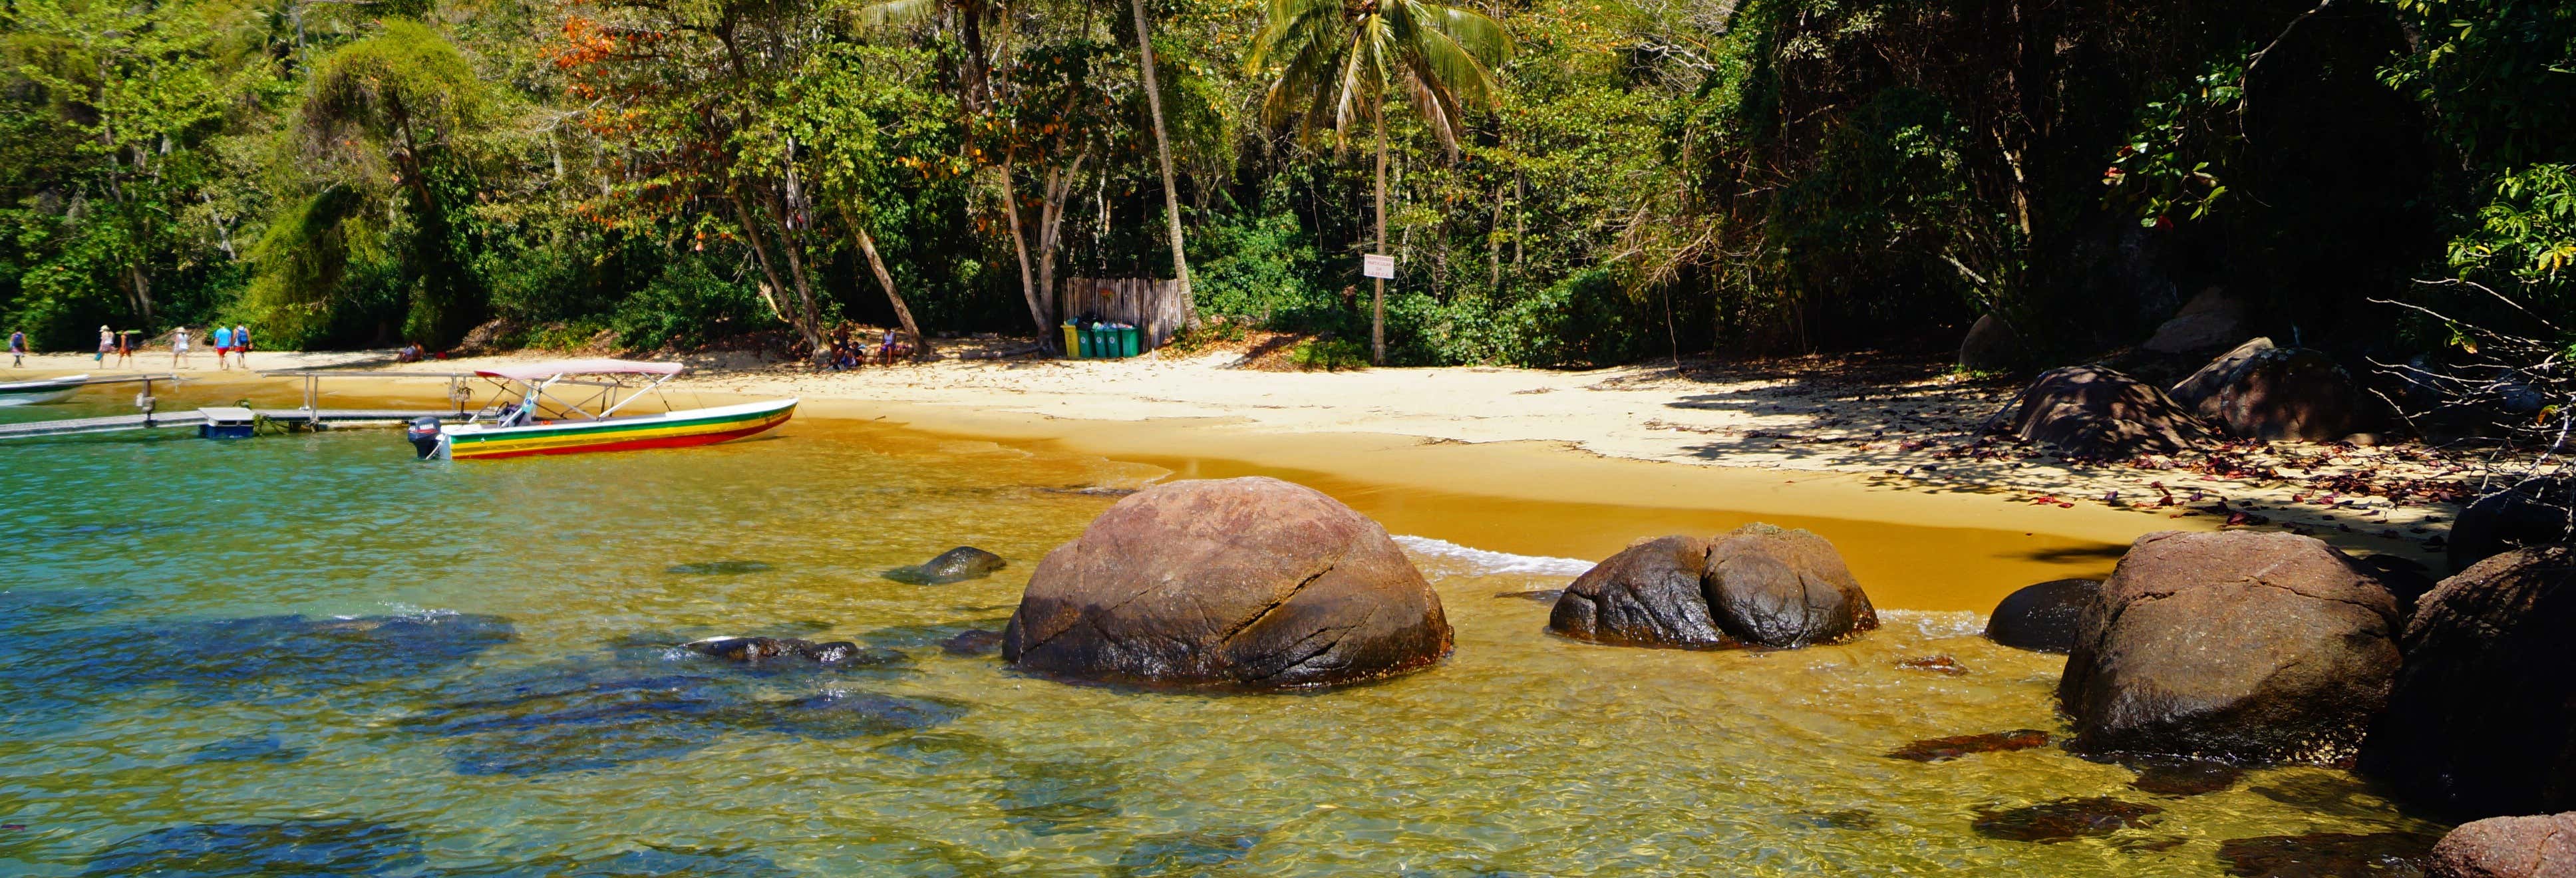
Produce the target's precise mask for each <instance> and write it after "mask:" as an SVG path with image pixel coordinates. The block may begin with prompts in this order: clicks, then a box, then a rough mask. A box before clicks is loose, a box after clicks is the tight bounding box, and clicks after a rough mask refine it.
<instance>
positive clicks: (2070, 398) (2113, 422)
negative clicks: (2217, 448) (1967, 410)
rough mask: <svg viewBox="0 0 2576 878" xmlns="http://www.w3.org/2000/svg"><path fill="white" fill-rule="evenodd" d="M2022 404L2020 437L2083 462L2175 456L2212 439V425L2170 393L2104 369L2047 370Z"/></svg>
mask: <svg viewBox="0 0 2576 878" xmlns="http://www.w3.org/2000/svg"><path fill="white" fill-rule="evenodd" d="M2017 402H2018V404H2019V405H2020V410H2019V413H2018V414H2017V415H2015V416H2014V418H2013V420H2012V426H2011V428H2010V429H2011V432H2012V434H2013V435H2014V436H2016V437H2018V438H2020V439H2022V440H2023V441H2027V442H2036V443H2040V444H2043V445H2050V446H2055V447H2056V448H2058V449H2059V450H2060V451H2063V452H2065V453H2066V454H2068V455H2070V456H2073V457H2078V458H2089V459H2097V460H2117V459H2122V458H2128V457H2134V456H2137V455H2141V454H2175V453H2179V452H2182V451H2188V450H2191V449H2195V448H2199V447H2202V446H2204V445H2207V444H2208V443H2209V442H2210V440H2211V438H2212V437H2211V436H2210V433H2209V427H2208V426H2207V425H2205V424H2203V423H2201V421H2200V419H2199V418H2197V417H2194V416H2193V415H2192V413H2191V412H2189V411H2186V410H2184V409H2183V408H2182V406H2180V405H2178V404H2176V403H2175V402H2174V401H2173V399H2172V398H2171V397H2168V396H2165V393H2164V391H2162V390H2158V389H2156V388H2155V387H2153V386H2151V385H2147V384H2142V383H2139V382H2138V380H2137V379H2134V378H2130V377H2129V376H2127V375H2122V374H2120V373H2118V372H2114V371H2112V370H2110V369H2106V368H2103V367H2100V366H2067V367H2064V368H2060V369H2051V370H2049V371H2046V372H2042V373H2040V375H2039V377H2038V378H2037V379H2036V380H2033V381H2032V382H2031V384H2030V387H2029V388H2027V389H2025V390H2023V391H2022V392H2021V396H2020V398H2019V399H2018V400H2017Z"/></svg>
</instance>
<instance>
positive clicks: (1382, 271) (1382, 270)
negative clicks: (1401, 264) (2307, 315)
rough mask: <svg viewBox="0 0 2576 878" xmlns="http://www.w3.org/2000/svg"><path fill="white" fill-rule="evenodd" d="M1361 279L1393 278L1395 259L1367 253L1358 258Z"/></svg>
mask: <svg viewBox="0 0 2576 878" xmlns="http://www.w3.org/2000/svg"><path fill="white" fill-rule="evenodd" d="M1360 276H1361V277H1383V278H1392V277H1395V257H1393V256H1381V255H1378V254H1376V253H1368V254H1363V255H1361V256H1360Z"/></svg>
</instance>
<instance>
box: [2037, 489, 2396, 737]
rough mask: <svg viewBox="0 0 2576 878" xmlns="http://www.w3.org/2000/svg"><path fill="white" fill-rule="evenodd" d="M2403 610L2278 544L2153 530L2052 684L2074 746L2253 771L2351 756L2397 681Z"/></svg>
mask: <svg viewBox="0 0 2576 878" xmlns="http://www.w3.org/2000/svg"><path fill="white" fill-rule="evenodd" d="M2397 627H2398V612H2397V605H2396V601H2395V600H2394V599H2393V598H2391V597H2390V596H2389V594H2388V591H2387V590H2386V589H2385V588H2382V587H2381V586H2380V585H2379V583H2378V582H2377V581H2376V580H2374V579H2373V578H2372V577H2371V576H2370V574H2369V572H2368V570H2367V568H2364V567H2363V566H2362V565H2360V564H2359V563H2358V562H2355V561H2354V560H2353V559H2351V558H2350V557H2348V556H2346V555H2344V554H2343V553H2342V552H2340V551H2337V550H2335V549H2334V548H2332V547H2330V546H2327V545H2326V544H2325V543H2322V542H2319V541H2317V540H2315V539H2312V538H2309V537H2303V536H2297V535H2293V534H2284V533H2257V532H2251V531H2231V532H2223V533H2179V532H2170V531H2169V532H2164V533H2153V534H2148V535H2146V536H2143V537H2139V538H2138V541H2137V542H2136V543H2134V544H2132V545H2131V546H2130V547H2129V551H2128V554H2127V555H2125V556H2122V557H2121V559H2120V563H2119V566H2118V567H2117V568H2116V569H2114V570H2113V571H2112V573H2111V578H2110V579H2109V580H2108V581H2105V582H2104V583H2102V593H2101V596H2100V598H2099V599H2098V600H2096V601H2094V602H2093V604H2092V605H2091V606H2090V607H2089V608H2088V609H2086V611H2085V612H2084V615H2083V617H2082V619H2081V620H2080V621H2079V622H2078V624H2077V629H2076V635H2075V644H2074V649H2073V651H2072V652H2071V654H2069V655H2068V656H2067V661H2066V672H2065V676H2063V677H2062V678H2060V679H2059V681H2058V687H2057V697H2058V703H2059V706H2060V707H2061V708H2062V709H2064V710H2065V711H2066V713H2067V715H2068V716H2069V717H2071V718H2072V720H2073V723H2072V724H2073V727H2074V731H2075V736H2074V739H2073V741H2072V746H2073V747H2074V748H2075V749H2078V750H2082V751H2091V752H2127V753H2162V754H2171V755H2176V756H2191V757H2198V758H2208V759H2232V760H2245V761H2270V760H2297V761H2313V762H2333V761H2337V760H2340V759H2342V758H2344V757H2347V756H2349V755H2350V754H2351V753H2352V752H2353V751H2354V749H2355V748H2357V747H2358V746H2359V745H2360V743H2361V738H2362V734H2363V731H2364V730H2365V729H2366V728H2367V727H2368V725H2369V723H2370V721H2371V719H2372V718H2373V717H2374V716H2376V715H2377V714H2378V713H2379V711H2380V709H2381V707H2382V706H2383V705H2384V704H2385V703H2386V701H2387V698H2388V688H2389V683H2390V680H2391V679H2392V678H2393V677H2394V675H2395V673H2396V671H2397V662H2398V651H2397V644H2396V640H2395V635H2396V632H2397Z"/></svg>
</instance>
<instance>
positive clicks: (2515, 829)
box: [2432, 812, 2576, 878]
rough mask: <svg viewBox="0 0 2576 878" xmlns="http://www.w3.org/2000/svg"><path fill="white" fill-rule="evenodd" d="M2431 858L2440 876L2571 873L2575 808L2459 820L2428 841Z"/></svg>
mask: <svg viewBox="0 0 2576 878" xmlns="http://www.w3.org/2000/svg"><path fill="white" fill-rule="evenodd" d="M2432 860H2433V863H2432V866H2433V874H2435V875H2439V876H2442V878H2565V876H2569V875H2576V812H2570V813H2566V814H2552V815H2547V816H2541V817H2489V818H2487V819H2485V820H2473V821H2470V822H2467V823H2463V824H2460V826H2459V828H2457V829H2453V830H2451V832H2450V834H2448V835H2444V836H2442V840H2441V841H2439V842H2436V843H2435V844H2434V845H2433V857H2432Z"/></svg>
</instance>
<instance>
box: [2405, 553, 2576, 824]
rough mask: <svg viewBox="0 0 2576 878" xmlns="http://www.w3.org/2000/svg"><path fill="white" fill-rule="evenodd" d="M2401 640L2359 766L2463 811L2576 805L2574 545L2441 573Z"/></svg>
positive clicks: (2419, 796)
mask: <svg viewBox="0 0 2576 878" xmlns="http://www.w3.org/2000/svg"><path fill="white" fill-rule="evenodd" d="M2402 645H2403V646H2404V648H2405V654H2406V659H2405V662H2404V664H2403V666H2402V667H2401V668H2400V669H2399V670H2398V672H2397V680H2396V686H2395V689H2394V690H2393V691H2392V692H2391V693H2390V694H2389V698H2388V713H2387V715H2385V716H2383V717H2381V718H2380V720H2379V723H2378V725H2377V726H2375V727H2374V728H2372V729H2371V733H2370V741H2369V743H2368V744H2367V745H2365V746H2364V748H2363V750H2362V756H2361V768H2362V770H2363V771H2365V772H2368V773H2370V774H2373V775H2376V776H2378V777H2382V778H2386V779H2387V780H2388V781H2389V782H2390V783H2392V784H2393V785H2395V786H2396V787H2397V789H2398V790H2399V791H2400V792H2401V793H2403V794H2405V795H2406V796H2407V797H2409V798H2412V799H2414V800H2416V801H2418V802H2422V803H2424V804H2428V805H2431V806H2433V807H2436V808H2439V809H2441V810H2443V811H2446V812H2449V813H2452V814H2455V815H2458V816H2462V817H2488V816H2497V815H2511V814H2539V813H2548V812H2553V811H2565V810H2569V809H2576V673H2571V672H2576V546H2568V545H2553V546H2542V547H2539V548H2531V549H2519V550H2516V551H2512V552H2508V553H2505V554H2502V555H2497V556H2494V557H2491V558H2488V559H2486V560H2484V561H2480V562H2478V563H2477V564H2476V565H2474V566H2472V567H2470V568H2469V569H2468V570H2467V571H2464V572H2462V573H2461V574H2459V575H2457V576H2453V577H2451V578H2449V579H2446V580H2443V581H2442V584H2441V586H2440V587H2438V588H2435V589H2434V590H2433V591H2432V592H2431V593H2429V594H2426V595H2425V596H2424V598H2423V603H2422V605H2421V606H2419V607H2417V608H2416V610H2415V616H2414V618H2412V619H2410V620H2408V622H2407V625H2406V635H2405V638H2404V640H2403V642H2402Z"/></svg>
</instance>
